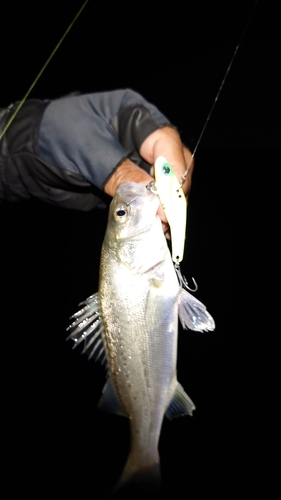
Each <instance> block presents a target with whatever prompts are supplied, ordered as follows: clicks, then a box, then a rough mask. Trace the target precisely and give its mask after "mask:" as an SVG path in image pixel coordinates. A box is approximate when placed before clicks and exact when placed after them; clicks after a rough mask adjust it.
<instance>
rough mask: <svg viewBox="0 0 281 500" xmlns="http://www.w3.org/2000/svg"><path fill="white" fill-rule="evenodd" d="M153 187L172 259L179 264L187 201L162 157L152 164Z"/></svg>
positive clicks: (183, 240)
mask: <svg viewBox="0 0 281 500" xmlns="http://www.w3.org/2000/svg"><path fill="white" fill-rule="evenodd" d="M154 175H155V187H154V192H155V191H156V192H157V194H158V196H159V198H160V202H161V205H162V207H163V210H164V212H165V215H166V217H167V221H168V223H169V226H170V231H171V243H172V259H173V262H174V263H176V264H179V263H180V262H181V261H182V259H183V254H184V245H185V234H186V212H187V201H186V197H185V194H184V192H183V190H182V187H181V184H180V182H179V181H178V179H177V176H176V174H175V172H174V170H173V169H172V167H171V165H170V164H169V163H168V161H167V160H166V158H164V156H159V157H158V158H157V159H156V161H155V164H154Z"/></svg>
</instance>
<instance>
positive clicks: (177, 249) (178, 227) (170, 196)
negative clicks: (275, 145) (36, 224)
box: [147, 0, 258, 291]
mask: <svg viewBox="0 0 281 500" xmlns="http://www.w3.org/2000/svg"><path fill="white" fill-rule="evenodd" d="M257 3H258V0H255V4H254V6H253V9H252V10H251V12H250V15H249V16H248V19H247V21H246V24H245V26H244V29H243V31H242V35H241V36H240V39H239V41H238V43H237V45H236V47H235V50H234V52H233V55H232V57H231V60H230V62H229V64H228V66H227V68H226V72H225V74H224V76H223V79H222V81H221V84H220V86H219V89H218V91H217V94H216V96H215V99H214V101H213V104H212V106H211V109H210V111H209V113H208V115H207V118H206V120H205V123H204V125H203V128H202V130H201V132H200V134H199V137H198V140H197V142H196V145H195V147H194V149H193V152H192V155H191V157H190V160H189V162H188V165H187V168H186V170H185V172H184V174H183V175H182V176H181V178H180V179H179V180H178V179H177V176H176V175H175V172H174V171H173V168H172V166H171V165H170V164H169V162H168V161H167V160H166V158H164V157H162V156H160V157H159V158H157V159H156V162H155V165H154V174H155V181H152V182H151V183H149V184H148V186H147V187H148V188H149V189H151V190H152V191H153V192H154V193H155V194H158V196H159V198H160V202H161V205H162V207H163V210H164V212H165V215H166V218H167V221H168V224H169V226H170V231H171V244H172V260H173V262H174V265H175V270H176V272H177V273H178V276H179V279H180V280H181V282H182V280H183V282H184V285H185V287H186V288H187V289H188V290H190V291H196V290H197V285H196V283H195V280H194V279H193V281H194V283H195V285H196V288H195V290H191V289H190V288H189V287H188V284H187V282H186V281H185V278H184V277H182V276H181V273H180V269H179V263H180V262H181V261H182V259H183V254H184V246H185V234H186V209H187V200H186V197H185V195H184V192H183V190H182V186H183V184H184V181H185V180H186V178H187V176H188V172H189V169H190V166H191V164H192V162H193V160H194V156H195V153H196V151H197V149H198V146H199V144H200V143H201V140H202V137H203V134H204V132H205V130H206V127H207V125H208V123H209V120H210V118H211V116H212V114H213V111H214V108H215V106H216V104H217V101H218V99H219V96H220V94H221V92H222V89H223V87H224V85H225V81H226V78H227V76H228V74H229V71H230V69H231V67H232V65H233V61H234V59H235V57H236V55H237V52H238V49H239V47H240V46H241V43H242V41H243V39H244V36H245V34H246V31H247V29H248V26H249V23H250V21H251V19H252V17H253V15H254V12H255V9H256V5H257Z"/></svg>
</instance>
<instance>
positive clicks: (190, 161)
mask: <svg viewBox="0 0 281 500" xmlns="http://www.w3.org/2000/svg"><path fill="white" fill-rule="evenodd" d="M257 3H258V0H255V4H254V7H253V9H252V10H251V12H250V15H249V17H248V19H247V21H246V24H245V27H244V30H243V32H242V35H241V37H240V40H239V41H238V43H237V45H236V47H235V50H234V53H233V56H232V58H231V60H230V63H229V65H228V66H227V69H226V72H225V74H224V77H223V79H222V82H221V84H220V87H219V90H218V92H217V95H216V97H215V99H214V102H213V104H212V106H211V109H210V111H209V114H208V116H207V118H206V121H205V123H204V126H203V128H202V130H201V133H200V135H199V138H198V140H197V143H196V145H195V148H194V150H193V153H192V155H191V158H190V160H189V163H188V165H187V168H186V171H185V172H184V174H183V176H182V177H181V179H180V185H181V186H182V185H183V183H184V181H185V179H186V178H187V175H188V171H189V168H190V165H191V163H192V161H193V159H194V156H195V153H196V151H197V149H198V146H199V144H200V142H201V139H202V136H203V134H204V132H205V130H206V127H207V125H208V123H209V120H210V118H211V116H212V114H213V111H214V107H215V105H216V103H217V101H218V98H219V96H220V94H221V91H222V89H223V87H224V84H225V80H226V78H227V75H228V73H229V71H230V69H231V66H232V64H233V61H234V59H235V57H236V54H237V52H238V49H239V47H240V45H241V43H242V41H243V38H244V36H245V34H246V31H247V29H248V26H249V24H250V21H251V20H252V17H253V15H254V11H255V9H256V6H257Z"/></svg>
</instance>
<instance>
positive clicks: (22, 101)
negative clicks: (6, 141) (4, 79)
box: [0, 0, 89, 141]
mask: <svg viewBox="0 0 281 500" xmlns="http://www.w3.org/2000/svg"><path fill="white" fill-rule="evenodd" d="M88 1H89V0H86V1H85V2H84V3H83V5H82V7H81V8H80V9H79V11H78V12H77V14H76V16H75V17H74V19H73V20H72V21H71V23H70V25H69V26H68V28H67V29H66V31H65V33H64V34H63V36H62V37H61V39H60V40H59V42H58V43H57V45H56V46H55V48H54V50H53V52H52V53H51V54H50V56H49V57H48V59H47V61H46V62H45V64H44V65H43V67H42V68H41V70H40V71H39V73H38V75H37V76H36V78H35V79H34V80H33V82H32V84H31V85H30V87H29V89H28V90H27V92H26V94H25V95H24V96H23V98H22V100H21V101H20V102H19V104H18V106H17V107H16V109H15V111H14V113H13V114H12V115H11V117H10V119H9V120H8V121H7V123H6V125H5V127H4V129H3V130H2V132H1V134H0V141H1V139H2V137H3V135H4V134H5V133H6V132H7V130H8V128H9V126H10V125H11V123H12V121H13V120H14V119H15V117H16V115H17V114H18V112H19V110H20V109H21V107H22V106H23V104H24V102H25V101H26V99H27V97H28V96H29V94H30V92H31V91H32V89H33V87H34V86H35V85H36V83H37V82H38V80H39V78H40V76H41V75H42V73H43V71H45V69H46V67H47V66H48V64H49V62H50V61H51V59H52V58H53V57H54V55H55V53H56V52H57V50H58V48H59V47H60V46H61V44H62V42H63V40H64V39H65V37H66V35H67V34H68V33H69V31H70V30H71V28H72V26H73V25H74V23H75V21H76V20H77V19H78V17H79V16H80V14H81V13H82V11H83V10H84V8H85V7H86V5H87V3H88Z"/></svg>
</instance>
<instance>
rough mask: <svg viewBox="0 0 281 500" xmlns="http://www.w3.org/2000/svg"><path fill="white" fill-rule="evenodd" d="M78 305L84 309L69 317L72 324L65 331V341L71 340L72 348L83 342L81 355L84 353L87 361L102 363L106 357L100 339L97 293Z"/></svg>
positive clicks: (100, 320)
mask: <svg viewBox="0 0 281 500" xmlns="http://www.w3.org/2000/svg"><path fill="white" fill-rule="evenodd" d="M79 305H80V306H82V305H83V306H84V307H82V309H80V310H79V311H77V312H76V313H75V314H73V315H72V316H71V318H70V319H73V322H72V323H71V325H69V326H68V328H67V331H68V332H70V333H69V335H68V337H67V340H69V339H71V340H73V342H74V345H73V348H75V347H77V346H78V345H80V344H81V342H83V343H84V348H83V351H82V354H84V353H86V354H87V356H88V358H89V359H91V358H93V359H94V360H96V361H97V360H100V361H101V363H103V361H104V360H105V359H106V357H105V349H104V344H103V338H102V332H103V322H102V318H101V311H100V302H99V296H98V293H95V294H94V295H91V296H90V297H88V298H87V299H86V300H85V301H84V302H80V304H79Z"/></svg>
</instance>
